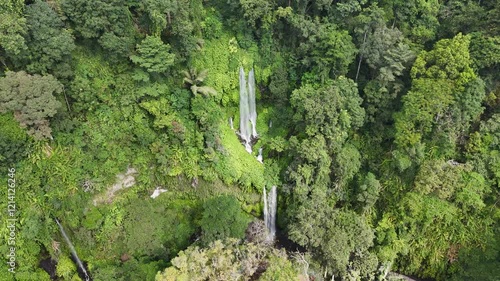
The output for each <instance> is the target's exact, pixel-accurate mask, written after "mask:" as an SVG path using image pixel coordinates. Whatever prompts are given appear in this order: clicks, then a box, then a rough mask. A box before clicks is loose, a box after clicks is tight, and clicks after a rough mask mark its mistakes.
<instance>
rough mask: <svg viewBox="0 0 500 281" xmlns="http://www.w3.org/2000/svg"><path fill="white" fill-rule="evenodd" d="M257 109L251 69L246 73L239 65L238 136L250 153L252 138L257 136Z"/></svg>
mask: <svg viewBox="0 0 500 281" xmlns="http://www.w3.org/2000/svg"><path fill="white" fill-rule="evenodd" d="M256 126H257V111H256V106H255V77H254V71H253V69H252V70H250V72H249V73H248V82H247V80H246V77H245V70H244V69H243V67H240V133H239V135H240V137H241V140H242V141H243V144H244V145H245V149H246V151H248V153H252V143H251V142H252V138H253V139H255V138H257V136H258V135H257V129H256Z"/></svg>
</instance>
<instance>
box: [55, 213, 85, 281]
mask: <svg viewBox="0 0 500 281" xmlns="http://www.w3.org/2000/svg"><path fill="white" fill-rule="evenodd" d="M55 220H56V223H57V225H58V226H59V230H60V231H61V234H62V236H63V237H64V240H66V244H68V247H69V250H70V252H71V254H72V255H73V258H75V260H76V264H77V265H78V267H79V268H80V269H81V270H82V272H83V275H85V281H89V280H90V277H89V275H88V273H87V270H85V267H84V266H83V263H82V261H81V260H80V258H78V255H77V254H76V250H75V247H74V246H73V244H72V243H71V240H69V237H68V235H67V234H66V231H64V228H63V227H62V225H61V223H60V222H59V220H57V219H55Z"/></svg>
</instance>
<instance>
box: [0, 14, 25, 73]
mask: <svg viewBox="0 0 500 281" xmlns="http://www.w3.org/2000/svg"><path fill="white" fill-rule="evenodd" d="M26 33H27V26H26V19H25V18H24V17H21V16H19V15H16V14H14V13H9V12H6V11H2V10H0V48H1V49H0V50H1V52H0V59H1V60H2V61H3V56H4V54H3V53H5V56H7V57H9V58H11V59H18V56H19V55H20V54H21V53H22V52H24V51H26V49H27V47H26V41H25V39H24V36H25V35H26ZM3 63H4V65H5V62H3Z"/></svg>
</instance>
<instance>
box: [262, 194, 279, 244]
mask: <svg viewBox="0 0 500 281" xmlns="http://www.w3.org/2000/svg"><path fill="white" fill-rule="evenodd" d="M276 196H277V193H276V186H275V185H273V187H272V188H271V193H269V195H267V192H266V188H265V187H264V194H263V197H264V223H265V224H266V227H267V231H268V232H269V234H268V236H267V239H268V240H269V241H273V240H274V236H275V235H276V207H277V204H276Z"/></svg>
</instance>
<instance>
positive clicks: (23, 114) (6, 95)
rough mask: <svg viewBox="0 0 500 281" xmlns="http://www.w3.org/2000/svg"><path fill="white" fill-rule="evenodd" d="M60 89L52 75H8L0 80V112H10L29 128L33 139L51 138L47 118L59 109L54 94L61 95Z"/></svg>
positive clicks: (16, 73) (22, 124) (61, 87)
mask: <svg viewBox="0 0 500 281" xmlns="http://www.w3.org/2000/svg"><path fill="white" fill-rule="evenodd" d="M62 89H63V86H62V84H61V83H59V81H57V79H55V78H54V77H53V76H52V75H47V76H40V75H36V74H35V75H29V74H27V73H26V72H23V71H21V72H7V74H6V76H5V77H3V78H0V112H7V111H8V112H13V113H14V117H15V118H16V120H17V121H19V123H20V124H21V126H22V127H28V128H29V131H28V132H29V133H30V134H31V135H33V136H35V138H38V139H41V138H50V137H51V129H50V127H49V120H48V118H49V117H53V116H54V115H55V114H56V113H57V109H58V108H59V107H61V103H60V102H59V101H57V99H56V97H55V96H54V94H60V93H61V92H62Z"/></svg>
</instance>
